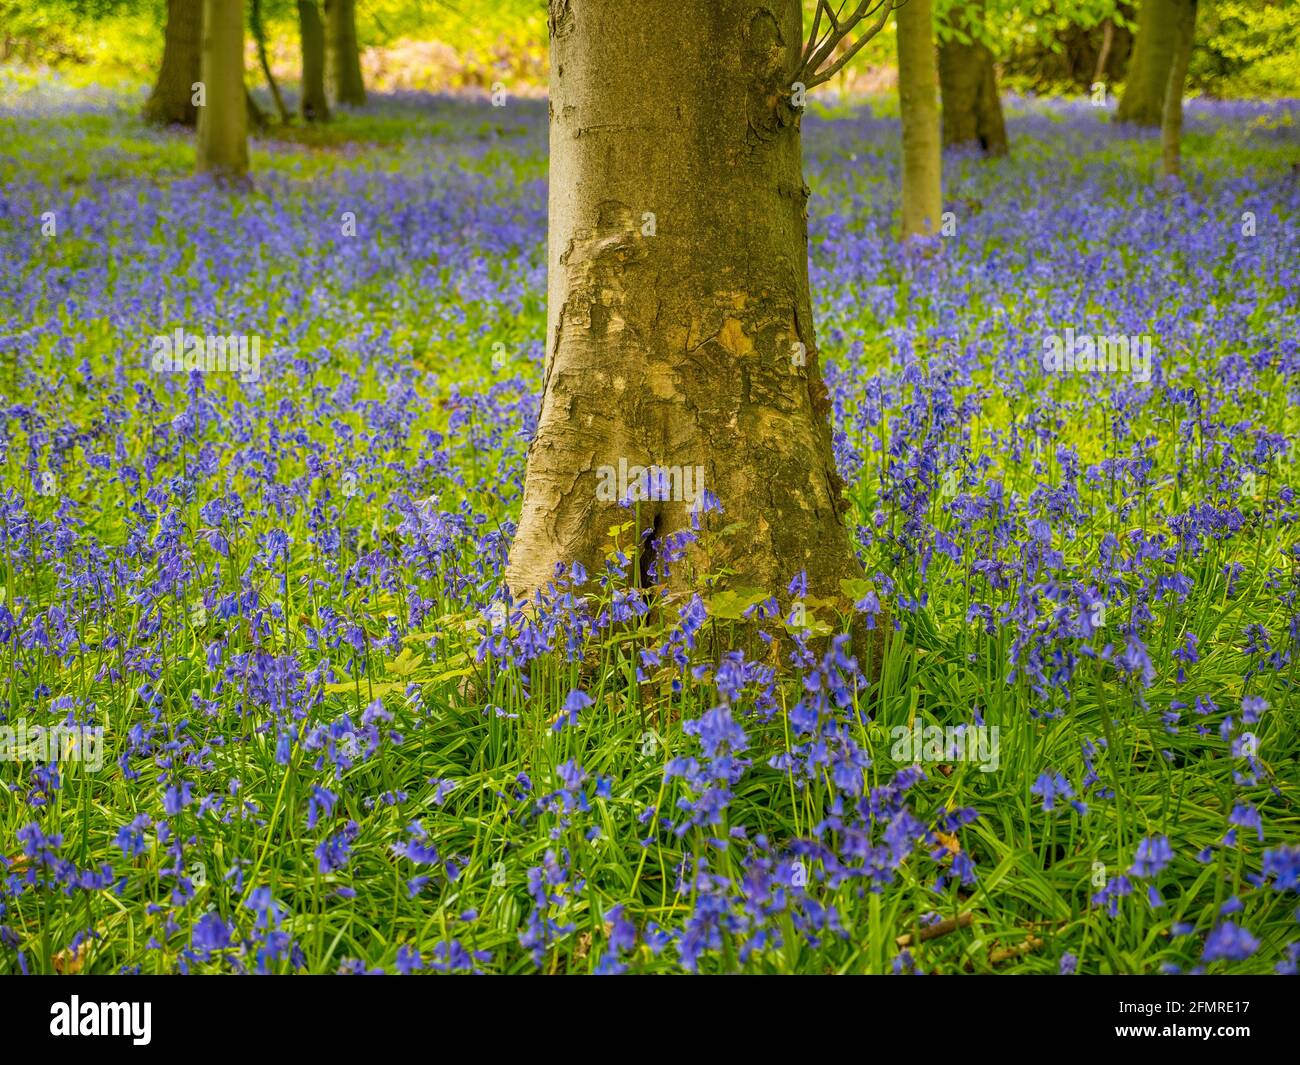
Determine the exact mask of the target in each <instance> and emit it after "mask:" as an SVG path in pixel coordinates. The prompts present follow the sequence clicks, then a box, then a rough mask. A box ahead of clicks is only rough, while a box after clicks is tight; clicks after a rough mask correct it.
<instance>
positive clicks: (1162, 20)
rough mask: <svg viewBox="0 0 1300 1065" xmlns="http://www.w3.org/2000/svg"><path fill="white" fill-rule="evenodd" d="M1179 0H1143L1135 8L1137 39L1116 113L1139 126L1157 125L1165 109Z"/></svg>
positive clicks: (1120, 117) (1118, 116) (1120, 119)
mask: <svg viewBox="0 0 1300 1065" xmlns="http://www.w3.org/2000/svg"><path fill="white" fill-rule="evenodd" d="M1181 3H1182V0H1142V6H1141V8H1139V9H1138V30H1137V39H1136V41H1135V42H1134V45H1133V59H1132V61H1131V62H1130V63H1129V69H1128V80H1127V83H1126V84H1125V86H1124V95H1123V96H1121V97H1120V101H1119V109H1118V111H1117V112H1116V114H1115V117H1116V118H1117V119H1118V120H1119V121H1120V122H1132V123H1134V124H1135V125H1139V126H1151V127H1155V126H1159V125H1160V120H1161V115H1162V113H1163V110H1164V101H1165V89H1166V88H1167V86H1168V84H1169V69H1170V67H1171V66H1172V65H1173V60H1174V43H1175V41H1176V39H1177V37H1178V15H1179V9H1180V5H1181Z"/></svg>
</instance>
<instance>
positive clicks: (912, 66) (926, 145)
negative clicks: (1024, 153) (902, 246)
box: [894, 0, 943, 240]
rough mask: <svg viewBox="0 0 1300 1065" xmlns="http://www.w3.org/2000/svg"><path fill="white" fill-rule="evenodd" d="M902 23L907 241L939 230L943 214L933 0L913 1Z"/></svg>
mask: <svg viewBox="0 0 1300 1065" xmlns="http://www.w3.org/2000/svg"><path fill="white" fill-rule="evenodd" d="M894 17H895V18H896V19H897V20H898V104H899V110H900V111H901V113H902V123H903V228H902V236H903V239H905V240H906V239H907V238H908V237H914V236H929V235H931V234H933V233H935V232H937V231H938V228H939V217H940V215H941V214H942V212H943V200H942V190H941V188H940V183H941V180H942V178H941V166H940V151H939V75H938V72H937V70H936V68H935V60H934V25H933V21H932V19H931V13H930V0H907V3H905V4H903V6H902V7H900V8H898V10H897V11H896V12H895V16H894Z"/></svg>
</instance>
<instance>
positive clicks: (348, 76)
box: [325, 0, 366, 106]
mask: <svg viewBox="0 0 1300 1065" xmlns="http://www.w3.org/2000/svg"><path fill="white" fill-rule="evenodd" d="M325 25H326V35H325V36H326V65H327V67H328V71H329V81H330V84H331V86H332V87H333V89H334V100H335V102H336V103H340V104H345V105H347V106H356V105H360V104H363V103H365V102H366V86H365V83H364V82H363V81H362V80H361V54H360V51H359V50H358V47H357V6H356V0H325Z"/></svg>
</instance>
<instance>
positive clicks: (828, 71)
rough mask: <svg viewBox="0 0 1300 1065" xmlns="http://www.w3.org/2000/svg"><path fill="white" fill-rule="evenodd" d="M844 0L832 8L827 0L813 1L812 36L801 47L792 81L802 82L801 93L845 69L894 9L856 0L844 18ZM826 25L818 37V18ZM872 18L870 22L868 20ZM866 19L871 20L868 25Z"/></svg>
mask: <svg viewBox="0 0 1300 1065" xmlns="http://www.w3.org/2000/svg"><path fill="white" fill-rule="evenodd" d="M845 3H846V0H839V2H838V3H835V4H834V5H833V6H832V2H831V0H817V11H816V14H814V15H813V25H812V32H811V33H810V34H809V35H808V43H807V44H805V45H804V49H803V55H802V57H801V59H800V63H799V71H798V73H797V74H796V75H795V79H794V80H795V81H798V82H802V83H803V86H804V88H805V89H811V88H813V87H814V86H816V85H821V84H823V83H824V82H827V81H830V79H831V78H833V77H834V76H835V75H836V74H838V73H839V72H840V71H841V70H843V69H844V67H845V65H846V64H847V63H848V62H849V61H850V60H851V59H852V58H853V57H854V56H855V55H857V54H858V52H860V51H861V50H862V48H863V46H864V45H865V44H866V43H867V42H868V41H869V40H871V38H872V37H874V36H875V35H876V34H878V33H879V32H880V31H881V30H882V29H884V27H885V22H886V20H887V19H888V18H889V13H890V12H891V11H892V10H893V9H894V6H895V4H894V0H857V2H856V3H855V4H854V6H853V8H852V10H851V11H850V12H849V13H848V14H847V15H844V14H843V11H844V5H845ZM823 15H825V17H826V21H827V22H828V23H829V24H830V25H829V28H828V29H827V30H826V32H825V34H824V35H822V36H820V37H819V32H820V30H821V24H822V16H823ZM873 16H874V18H872V17H873ZM868 19H872V21H871V22H870V23H868V22H867V20H868ZM859 28H861V35H860V36H859V37H858V39H857V40H855V41H854V42H853V44H852V45H851V46H850V47H849V49H848V51H846V52H845V53H844V54H843V55H842V56H840V57H839V58H838V59H837V60H835V62H833V63H832V64H831V65H830V66H828V67H826V68H825V69H824V70H823V69H822V64H823V63H825V62H826V60H827V59H829V58H830V57H831V54H832V53H833V52H834V51H835V49H836V48H838V47H839V46H840V44H842V43H843V42H844V41H846V40H848V39H849V37H850V36H852V35H853V33H854V32H855V31H857V30H859Z"/></svg>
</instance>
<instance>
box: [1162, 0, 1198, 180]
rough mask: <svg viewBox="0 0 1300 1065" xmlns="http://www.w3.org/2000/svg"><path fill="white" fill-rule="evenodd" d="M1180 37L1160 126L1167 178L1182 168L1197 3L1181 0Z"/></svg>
mask: <svg viewBox="0 0 1300 1065" xmlns="http://www.w3.org/2000/svg"><path fill="white" fill-rule="evenodd" d="M1179 6H1180V7H1181V8H1182V10H1181V11H1179V13H1178V36H1177V40H1176V41H1175V44H1174V58H1173V62H1172V63H1171V64H1170V66H1169V83H1168V85H1167V86H1166V87H1165V104H1164V114H1163V117H1162V120H1161V123H1160V155H1161V162H1162V169H1163V171H1164V176H1165V177H1167V178H1170V177H1178V176H1179V170H1180V167H1181V163H1182V159H1181V142H1182V137H1183V87H1184V86H1185V85H1186V83H1187V65H1188V63H1189V62H1190V61H1191V57H1192V42H1193V41H1194V40H1195V38H1196V0H1179Z"/></svg>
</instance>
